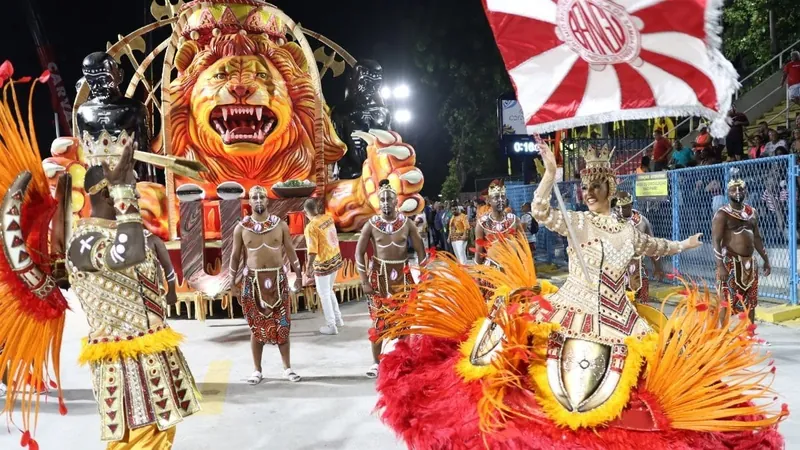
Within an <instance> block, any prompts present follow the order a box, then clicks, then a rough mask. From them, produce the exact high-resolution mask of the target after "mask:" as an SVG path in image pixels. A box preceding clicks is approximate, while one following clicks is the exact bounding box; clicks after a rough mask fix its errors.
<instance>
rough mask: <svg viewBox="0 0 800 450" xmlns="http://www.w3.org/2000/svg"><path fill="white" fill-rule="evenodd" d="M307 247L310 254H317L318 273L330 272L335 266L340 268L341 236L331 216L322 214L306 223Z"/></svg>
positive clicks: (315, 262) (316, 267)
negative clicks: (337, 233)
mask: <svg viewBox="0 0 800 450" xmlns="http://www.w3.org/2000/svg"><path fill="white" fill-rule="evenodd" d="M305 236H306V247H308V253H309V254H315V255H317V257H316V259H314V271H315V272H317V274H318V275H321V274H322V272H328V273H330V270H331V269H333V267H334V266H335V267H336V269H338V268H339V265H341V262H342V254H341V252H340V251H339V237H338V236H337V235H336V225H335V224H334V223H333V219H332V218H331V216H329V215H327V214H320V215H318V216H316V217H314V218H313V219H311V221H310V222H308V225H306V229H305Z"/></svg>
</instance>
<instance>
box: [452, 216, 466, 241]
mask: <svg viewBox="0 0 800 450" xmlns="http://www.w3.org/2000/svg"><path fill="white" fill-rule="evenodd" d="M448 230H450V241H451V242H452V241H466V240H467V237H468V236H469V222H468V221H467V216H466V214H459V215H457V216H453V218H452V219H450V226H449V227H448Z"/></svg>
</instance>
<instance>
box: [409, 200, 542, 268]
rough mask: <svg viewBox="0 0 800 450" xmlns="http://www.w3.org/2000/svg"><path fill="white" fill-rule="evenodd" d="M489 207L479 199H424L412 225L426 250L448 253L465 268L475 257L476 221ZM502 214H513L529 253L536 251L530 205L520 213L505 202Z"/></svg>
mask: <svg viewBox="0 0 800 450" xmlns="http://www.w3.org/2000/svg"><path fill="white" fill-rule="evenodd" d="M491 210H492V207H491V206H490V205H489V204H488V203H487V202H486V200H484V199H483V198H480V197H474V198H472V199H469V200H465V201H458V200H447V201H436V202H432V201H431V200H430V199H429V198H427V197H426V198H425V208H424V209H423V211H422V212H421V213H419V214H417V215H416V216H414V223H415V224H416V225H417V230H418V231H419V234H420V235H421V236H422V238H423V240H424V242H425V246H426V248H428V247H433V248H436V249H437V250H443V251H449V252H451V253H453V254H454V255H456V257H457V258H458V260H459V262H460V263H462V264H466V263H467V262H468V261H469V260H470V258H471V257H473V256H474V253H475V248H474V245H473V244H474V243H475V225H476V223H477V220H478V218H479V217H482V216H485V215H486V214H489V213H490V212H491ZM503 213H504V214H512V215H514V216H515V217H516V218H517V219H519V221H520V223H522V225H523V226H524V228H525V233H526V237H527V240H528V244H529V245H530V248H531V253H533V252H534V251H535V248H536V234H537V232H538V231H539V225H538V223H537V222H536V220H535V219H534V218H533V215H532V214H531V204H530V203H525V204H523V205H522V207H521V210H520V211H514V209H513V208H512V207H511V205H510V203H509V201H508V199H505V200H504V205H503Z"/></svg>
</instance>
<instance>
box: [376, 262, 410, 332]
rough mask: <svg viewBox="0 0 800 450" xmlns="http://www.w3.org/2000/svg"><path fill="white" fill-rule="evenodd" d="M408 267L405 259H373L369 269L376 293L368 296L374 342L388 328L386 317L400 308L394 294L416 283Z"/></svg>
mask: <svg viewBox="0 0 800 450" xmlns="http://www.w3.org/2000/svg"><path fill="white" fill-rule="evenodd" d="M407 267H408V260H405V259H404V260H402V261H391V260H386V259H379V258H376V257H374V256H373V257H372V261H371V264H370V268H369V284H370V286H372V290H373V291H375V293H374V294H372V295H368V296H367V305H368V306H369V317H370V318H371V319H372V327H371V329H370V330H369V336H370V340H372V341H377V340H378V339H380V338H381V335H382V334H383V332H384V330H386V328H387V324H386V321H385V320H384V317H386V315H387V314H388V313H390V312H392V311H393V310H395V309H397V307H398V305H397V304H396V302H395V300H394V299H393V298H392V294H395V293H397V292H398V291H399V290H400V288H402V286H404V285H407V284H413V282H414V280H413V277H412V276H411V271H410V270H407Z"/></svg>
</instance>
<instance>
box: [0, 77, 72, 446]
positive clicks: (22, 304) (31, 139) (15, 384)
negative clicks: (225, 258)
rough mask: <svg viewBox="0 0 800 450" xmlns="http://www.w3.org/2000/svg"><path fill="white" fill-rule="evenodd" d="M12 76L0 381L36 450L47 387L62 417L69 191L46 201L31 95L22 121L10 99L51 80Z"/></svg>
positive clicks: (1, 124) (1, 137) (0, 278)
mask: <svg viewBox="0 0 800 450" xmlns="http://www.w3.org/2000/svg"><path fill="white" fill-rule="evenodd" d="M12 75H13V68H12V66H11V64H10V63H9V62H5V63H4V64H3V65H2V66H0V87H2V86H3V85H5V86H4V87H3V102H2V104H1V105H0V159H1V160H2V163H0V195H1V196H2V204H0V208H2V209H0V227H2V228H0V236H2V245H3V252H2V254H1V255H0V348H2V353H1V354H0V373H2V372H3V371H4V369H7V371H6V374H7V379H8V392H7V396H6V401H5V408H4V412H5V413H6V414H7V419H8V420H9V422H12V423H13V412H14V411H13V410H14V408H15V406H16V405H17V404H19V407H20V412H21V414H22V422H21V424H19V425H17V426H18V428H20V429H21V431H22V433H23V435H22V440H21V444H22V446H23V447H24V446H28V447H30V448H31V449H37V448H38V444H37V443H36V441H35V440H33V438H32V437H31V431H35V428H36V417H37V414H38V411H39V402H40V395H41V393H42V392H43V391H44V390H46V389H47V387H50V388H56V389H57V390H58V401H59V410H60V412H61V413H62V414H66V407H65V406H64V401H63V396H62V393H61V384H60V381H59V369H60V360H59V355H60V352H61V339H62V335H63V331H64V317H65V311H66V309H67V306H68V305H67V301H66V300H65V299H64V296H63V295H62V293H61V290H60V289H59V287H58V285H57V281H58V280H59V279H62V277H63V276H64V275H65V274H64V273H63V267H64V266H63V258H64V247H65V243H66V238H67V236H66V235H65V233H67V232H68V230H69V224H68V223H67V220H68V218H69V217H70V213H69V204H68V201H69V195H68V194H67V193H68V192H69V191H70V189H69V178H68V176H64V177H62V179H61V180H60V181H59V184H58V187H57V189H56V197H59V198H61V199H62V200H60V201H59V200H56V198H54V197H53V195H52V194H51V192H50V188H49V187H48V184H47V178H46V177H45V173H44V170H43V168H42V158H41V156H40V154H39V147H38V145H37V143H36V136H35V133H34V130H33V115H32V113H31V103H32V99H33V87H31V90H30V94H29V96H28V101H27V103H28V105H27V107H28V114H27V121H26V120H24V119H23V115H22V113H21V110H20V107H19V101H18V99H17V93H16V91H15V85H16V84H25V83H29V82H31V81H32V84H33V86H35V85H36V84H37V83H38V82H45V81H46V79H47V77H48V76H49V74H48V73H45V74H43V75H42V76H41V77H39V78H38V79H33V80H31V78H30V77H27V78H22V79H19V80H17V81H12V80H10V78H11V76H12ZM26 122H27V123H26ZM65 194H66V195H65ZM54 218H55V220H53V219H54ZM51 223H52V225H51ZM51 373H52V379H51V378H50V374H51ZM51 380H52V381H51Z"/></svg>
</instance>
